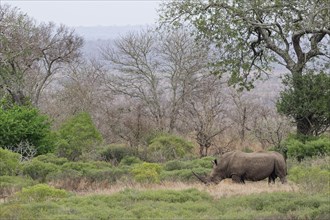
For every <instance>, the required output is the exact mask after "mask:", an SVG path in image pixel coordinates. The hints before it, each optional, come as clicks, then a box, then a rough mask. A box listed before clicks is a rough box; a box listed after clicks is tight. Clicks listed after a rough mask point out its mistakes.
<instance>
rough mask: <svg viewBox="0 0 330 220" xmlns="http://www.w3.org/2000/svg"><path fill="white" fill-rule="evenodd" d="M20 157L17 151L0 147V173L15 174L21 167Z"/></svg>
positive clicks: (2, 174)
mask: <svg viewBox="0 0 330 220" xmlns="http://www.w3.org/2000/svg"><path fill="white" fill-rule="evenodd" d="M20 157H21V156H20V154H18V153H14V152H12V151H10V150H6V149H2V148H0V175H1V176H5V175H9V176H12V175H16V174H17V173H18V172H19V170H20V168H21V166H20V163H19V159H20Z"/></svg>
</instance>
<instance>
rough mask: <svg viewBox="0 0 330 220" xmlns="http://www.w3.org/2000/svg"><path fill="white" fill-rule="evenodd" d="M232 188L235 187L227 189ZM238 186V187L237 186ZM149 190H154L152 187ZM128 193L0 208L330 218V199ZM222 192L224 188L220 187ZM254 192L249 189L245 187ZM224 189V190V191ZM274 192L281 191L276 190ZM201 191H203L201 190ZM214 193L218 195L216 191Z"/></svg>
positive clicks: (22, 213) (71, 215) (110, 214)
mask: <svg viewBox="0 0 330 220" xmlns="http://www.w3.org/2000/svg"><path fill="white" fill-rule="evenodd" d="M227 185H233V184H227ZM234 185H237V184H234ZM149 187H150V186H149ZM176 187H177V188H176V189H160V188H158V189H151V188H148V189H147V187H146V189H142V190H140V189H139V190H138V189H133V188H126V189H123V190H122V191H120V192H113V193H108V194H101V193H100V194H98V193H97V194H88V193H87V194H84V195H75V196H71V197H69V198H63V199H60V200H56V201H47V203H45V202H30V203H20V202H19V201H17V200H15V201H10V202H8V203H6V204H2V205H1V206H0V207H1V210H2V212H1V214H0V218H1V219H2V218H3V219H6V218H10V219H258V218H259V219H267V218H269V219H315V218H325V219H326V218H328V217H330V215H329V211H328V210H330V203H329V198H328V197H327V196H325V195H319V194H315V195H308V196H306V194H302V193H295V192H292V191H291V192H270V193H266V192H262V193H254V192H252V191H251V194H249V195H236V196H230V197H219V198H216V196H214V195H212V194H211V193H210V192H212V191H209V192H208V191H207V189H205V188H203V187H201V188H199V187H200V186H199V187H197V189H193V188H190V189H188V188H187V189H184V187H183V186H179V187H178V186H176ZM222 187H224V186H222ZM247 187H248V188H250V187H249V186H247ZM220 188H221V187H220ZM274 188H278V186H277V185H275V186H274ZM201 189H202V190H201ZM211 190H216V189H212V188H211Z"/></svg>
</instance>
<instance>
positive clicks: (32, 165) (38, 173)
mask: <svg viewBox="0 0 330 220" xmlns="http://www.w3.org/2000/svg"><path fill="white" fill-rule="evenodd" d="M58 170H59V167H58V166H57V165H55V164H51V163H44V162H42V161H39V160H38V159H33V160H32V161H28V162H25V163H24V164H23V173H24V174H25V175H29V176H30V177H31V178H32V179H34V180H38V181H41V182H45V181H46V177H47V175H48V174H50V173H52V172H56V171H58Z"/></svg>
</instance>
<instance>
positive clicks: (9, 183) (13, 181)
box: [0, 176, 35, 197]
mask: <svg viewBox="0 0 330 220" xmlns="http://www.w3.org/2000/svg"><path fill="white" fill-rule="evenodd" d="M34 184H35V182H34V181H33V180H32V179H30V178H26V177H23V176H0V197H4V196H8V195H11V194H13V193H15V192H17V191H20V190H21V189H22V188H23V187H27V186H32V185H34Z"/></svg>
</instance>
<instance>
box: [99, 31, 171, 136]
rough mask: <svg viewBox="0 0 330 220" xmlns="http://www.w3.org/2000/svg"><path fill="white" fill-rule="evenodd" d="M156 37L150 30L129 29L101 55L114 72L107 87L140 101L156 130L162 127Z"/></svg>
mask: <svg viewBox="0 0 330 220" xmlns="http://www.w3.org/2000/svg"><path fill="white" fill-rule="evenodd" d="M156 46H157V41H156V38H155V35H154V33H153V32H152V31H151V30H144V31H141V32H140V33H129V34H127V35H125V36H123V37H121V38H120V39H118V40H116V41H115V42H114V45H109V46H108V47H106V48H103V49H102V54H103V57H104V59H105V60H106V61H108V62H109V63H110V65H111V69H112V70H113V71H116V73H115V74H112V75H109V76H108V77H107V79H106V81H107V87H108V89H110V90H111V91H113V92H114V93H116V94H118V95H126V96H127V97H129V98H132V99H136V100H138V101H139V102H141V103H143V104H144V105H145V106H146V108H147V109H148V111H149V112H150V114H151V115H152V118H153V120H154V121H155V123H156V124H157V127H158V128H159V129H160V130H163V129H164V127H165V124H164V123H165V118H164V117H165V112H164V107H163V106H162V98H163V94H164V93H163V88H162V87H161V85H160V77H159V60H158V59H157V50H156Z"/></svg>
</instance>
